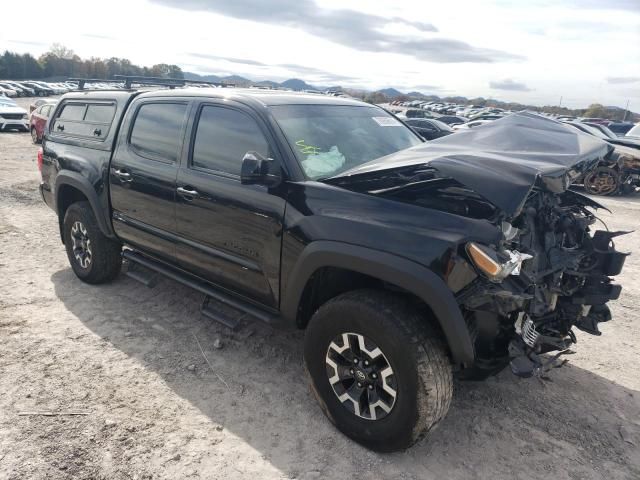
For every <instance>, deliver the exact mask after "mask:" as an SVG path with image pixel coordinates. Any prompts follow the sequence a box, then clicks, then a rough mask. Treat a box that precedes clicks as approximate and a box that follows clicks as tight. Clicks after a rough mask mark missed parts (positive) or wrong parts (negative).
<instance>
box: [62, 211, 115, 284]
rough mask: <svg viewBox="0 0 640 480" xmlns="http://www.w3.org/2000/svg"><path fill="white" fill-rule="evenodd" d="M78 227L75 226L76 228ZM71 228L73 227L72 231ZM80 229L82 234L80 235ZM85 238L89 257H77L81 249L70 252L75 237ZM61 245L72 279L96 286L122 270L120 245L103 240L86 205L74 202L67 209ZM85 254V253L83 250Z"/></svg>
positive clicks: (112, 277) (93, 216) (78, 242)
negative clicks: (65, 251)
mask: <svg viewBox="0 0 640 480" xmlns="http://www.w3.org/2000/svg"><path fill="white" fill-rule="evenodd" d="M78 224H79V226H78ZM74 227H76V229H75V232H74ZM82 230H84V232H85V234H82ZM78 232H80V234H79V235H80V236H81V237H82V238H84V239H85V243H86V244H87V245H88V247H89V248H88V250H89V252H90V255H80V258H78V253H77V252H78V251H79V250H81V249H82V247H81V246H79V247H78V249H77V250H74V237H75V238H76V243H77V244H80V243H82V241H80V240H78V238H77V237H76V234H78ZM63 237H64V244H65V247H66V250H67V257H68V258H69V263H70V264H71V268H72V269H73V271H74V273H75V274H76V276H77V277H78V278H79V279H80V280H82V281H83V282H86V283H91V284H98V283H105V282H109V281H111V280H113V279H114V278H116V277H117V276H118V273H120V268H121V267H122V255H121V252H122V246H121V245H120V244H119V243H118V242H115V241H113V240H111V239H109V238H107V237H106V236H105V235H104V234H103V233H102V232H101V231H100V228H99V227H98V222H97V221H96V217H95V215H94V213H93V210H92V209H91V205H90V204H89V202H77V203H73V204H72V205H70V206H69V208H67V211H66V213H65V216H64V223H63ZM85 253H86V251H85Z"/></svg>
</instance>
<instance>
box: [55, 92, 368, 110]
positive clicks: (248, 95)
mask: <svg viewBox="0 0 640 480" xmlns="http://www.w3.org/2000/svg"><path fill="white" fill-rule="evenodd" d="M132 96H140V97H165V98H166V97H182V98H184V97H201V98H226V99H230V100H231V99H233V100H244V101H245V103H253V104H258V105H262V106H271V105H295V104H297V105H343V106H364V105H368V104H366V103H364V102H362V101H359V100H354V99H350V98H344V97H334V96H330V95H322V94H316V93H305V92H290V91H283V90H264V89H259V88H179V89H173V90H171V89H158V90H124V91H118V90H92V91H83V92H73V93H68V94H66V95H65V96H64V98H65V100H89V99H91V100H100V99H113V100H117V101H126V100H128V99H129V98H131V97H132Z"/></svg>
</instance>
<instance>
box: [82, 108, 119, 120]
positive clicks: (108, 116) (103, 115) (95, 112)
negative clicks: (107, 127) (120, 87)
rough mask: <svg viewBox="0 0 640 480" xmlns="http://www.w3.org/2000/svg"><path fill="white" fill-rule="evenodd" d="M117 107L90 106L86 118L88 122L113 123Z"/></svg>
mask: <svg viewBox="0 0 640 480" xmlns="http://www.w3.org/2000/svg"><path fill="white" fill-rule="evenodd" d="M115 112H116V107H114V106H113V105H89V106H88V107H87V113H86V115H85V116H84V120H85V121H86V122H97V123H111V120H113V114H114V113H115Z"/></svg>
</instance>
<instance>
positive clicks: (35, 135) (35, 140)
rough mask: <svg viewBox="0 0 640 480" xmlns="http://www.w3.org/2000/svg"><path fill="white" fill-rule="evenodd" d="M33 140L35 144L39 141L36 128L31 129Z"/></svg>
mask: <svg viewBox="0 0 640 480" xmlns="http://www.w3.org/2000/svg"><path fill="white" fill-rule="evenodd" d="M31 138H32V139H33V142H34V143H36V142H37V141H38V132H36V129H35V128H32V129H31Z"/></svg>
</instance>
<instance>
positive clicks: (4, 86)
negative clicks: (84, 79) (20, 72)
mask: <svg viewBox="0 0 640 480" xmlns="http://www.w3.org/2000/svg"><path fill="white" fill-rule="evenodd" d="M77 88H78V84H77V83H74V82H41V81H39V80H20V81H18V80H0V97H9V98H11V97H48V96H50V95H62V94H63V93H67V92H70V91H71V90H75V89H77Z"/></svg>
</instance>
